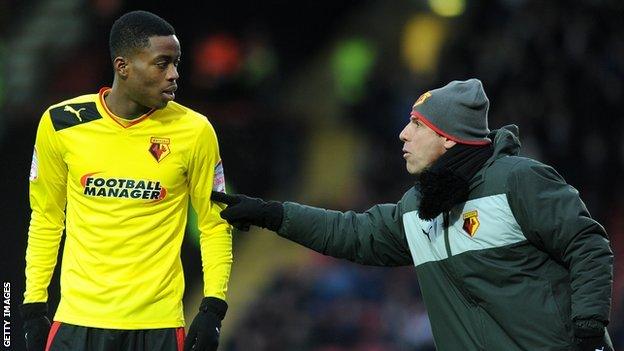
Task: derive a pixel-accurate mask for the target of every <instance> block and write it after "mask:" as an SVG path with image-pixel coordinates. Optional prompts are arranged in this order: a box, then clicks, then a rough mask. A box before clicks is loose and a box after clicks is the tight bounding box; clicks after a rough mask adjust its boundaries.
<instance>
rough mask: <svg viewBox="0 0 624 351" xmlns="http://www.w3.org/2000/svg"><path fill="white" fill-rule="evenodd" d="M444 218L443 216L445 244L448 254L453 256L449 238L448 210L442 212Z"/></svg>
mask: <svg viewBox="0 0 624 351" xmlns="http://www.w3.org/2000/svg"><path fill="white" fill-rule="evenodd" d="M442 218H443V221H442V222H443V223H442V225H443V226H444V246H446V255H447V256H448V257H449V258H451V256H452V255H453V254H452V253H451V242H450V240H449V230H448V227H449V213H448V212H444V213H443V214H442Z"/></svg>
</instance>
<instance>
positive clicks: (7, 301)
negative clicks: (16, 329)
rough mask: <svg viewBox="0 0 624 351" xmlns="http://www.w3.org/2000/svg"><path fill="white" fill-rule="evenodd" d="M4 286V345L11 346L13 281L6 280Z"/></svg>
mask: <svg viewBox="0 0 624 351" xmlns="http://www.w3.org/2000/svg"><path fill="white" fill-rule="evenodd" d="M2 288H3V289H2V326H3V330H4V335H3V336H4V337H3V338H2V345H3V346H4V347H11V283H9V282H4V283H3V284H2Z"/></svg>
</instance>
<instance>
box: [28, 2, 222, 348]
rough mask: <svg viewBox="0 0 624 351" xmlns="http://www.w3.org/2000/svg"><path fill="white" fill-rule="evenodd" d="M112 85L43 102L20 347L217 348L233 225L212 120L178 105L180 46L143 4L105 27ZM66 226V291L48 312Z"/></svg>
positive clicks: (32, 182)
mask: <svg viewBox="0 0 624 351" xmlns="http://www.w3.org/2000/svg"><path fill="white" fill-rule="evenodd" d="M110 50H111V58H112V61H113V68H114V72H115V77H114V81H113V86H112V88H102V89H101V90H100V91H99V93H97V94H90V95H84V96H80V97H77V98H74V99H71V100H67V101H64V102H61V103H59V104H56V105H53V106H51V107H50V108H49V109H48V110H46V111H45V112H44V114H43V116H42V118H41V122H40V124H39V127H38V130H37V137H36V142H35V150H34V154H33V161H32V167H31V173H30V204H31V208H32V216H31V221H30V228H29V232H28V248H27V250H26V291H25V293H24V304H23V305H22V306H21V312H22V316H23V319H24V330H25V332H26V343H27V347H28V350H31V351H39V350H44V349H45V350H182V348H183V347H184V349H188V350H190V349H193V350H216V348H217V345H218V339H219V328H220V327H221V320H222V319H223V317H224V315H225V312H226V310H227V304H226V302H225V293H226V290H227V283H228V279H229V274H230V267H231V264H232V240H231V227H230V225H228V224H227V222H225V221H224V220H222V219H221V217H220V216H219V213H220V212H221V209H222V208H221V207H219V205H217V204H216V203H213V202H211V201H210V193H211V191H212V190H213V189H214V190H221V191H222V190H223V189H224V188H225V184H224V178H223V167H222V164H221V160H220V156H219V148H218V143H217V138H216V135H215V132H214V129H213V127H212V125H211V124H210V122H208V120H207V119H206V118H205V117H204V116H202V115H201V114H199V113H197V112H195V111H193V110H191V109H189V108H187V107H184V106H182V105H180V104H177V103H175V102H173V100H174V97H175V91H176V89H177V83H176V82H177V79H178V77H179V75H178V63H179V62H180V43H179V42H178V39H177V37H176V35H175V31H174V29H173V27H172V26H171V25H170V24H169V23H167V22H166V21H165V20H163V19H162V18H160V17H158V16H156V15H154V14H152V13H149V12H145V11H134V12H130V13H127V14H125V15H123V16H122V17H120V18H119V19H118V20H117V21H116V22H115V23H114V24H113V26H112V29H111V33H110ZM189 198H190V200H191V203H192V205H193V207H194V208H195V209H196V210H197V213H198V217H199V219H198V225H199V229H200V231H201V237H200V243H201V257H202V262H203V272H204V276H203V278H204V296H205V298H204V299H203V301H202V304H201V307H200V312H199V313H198V315H197V317H196V318H195V319H194V321H193V323H192V324H191V327H190V329H189V335H188V336H187V338H186V341H185V340H184V318H183V308H182V295H183V292H184V276H183V272H182V264H181V260H180V250H181V244H182V239H183V236H184V230H185V226H186V217H187V210H188V201H189ZM63 230H65V233H66V239H65V247H64V250H63V258H62V264H61V300H60V303H59V306H58V309H57V311H56V314H55V316H54V323H53V324H52V325H51V326H50V322H49V320H48V319H47V317H46V314H47V299H48V293H47V288H48V285H49V283H50V279H51V276H52V272H53V270H54V267H55V265H56V257H57V252H58V249H59V243H60V239H61V235H62V232H63Z"/></svg>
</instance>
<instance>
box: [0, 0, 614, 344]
mask: <svg viewBox="0 0 624 351" xmlns="http://www.w3.org/2000/svg"><path fill="white" fill-rule="evenodd" d="M136 9H144V10H149V11H153V12H155V13H157V14H158V15H160V16H162V17H163V18H165V19H167V20H168V21H169V22H170V23H172V24H173V26H174V27H175V28H176V31H177V34H178V37H179V39H180V42H181V45H182V62H181V65H180V71H181V72H180V74H181V78H180V82H179V86H180V89H179V90H178V94H177V96H178V98H177V101H179V102H181V103H183V104H185V105H186V106H189V107H191V108H193V109H195V110H197V111H199V112H201V113H203V114H205V115H207V116H209V119H210V120H211V122H212V124H213V125H214V126H215V129H216V131H217V134H218V137H219V142H220V146H221V155H222V159H223V162H224V166H225V171H226V181H227V183H228V189H229V191H230V192H242V193H245V194H248V195H251V196H262V197H266V198H271V199H276V200H295V201H300V202H304V203H308V204H312V205H317V206H322V207H328V208H332V209H339V210H346V209H355V210H360V211H361V210H365V209H367V208H368V207H370V206H372V205H373V204H376V203H385V202H396V201H397V200H398V199H399V198H400V197H401V195H402V193H403V192H404V191H406V190H407V189H408V188H409V187H410V186H411V185H412V182H413V179H411V177H410V176H409V175H408V174H407V172H406V171H405V165H404V160H403V159H402V154H401V147H402V144H401V142H400V141H399V139H398V133H399V132H400V130H401V129H402V127H403V126H404V125H405V124H406V123H407V121H408V117H409V112H410V110H411V106H412V104H413V102H414V101H415V99H416V98H417V97H418V96H419V95H420V94H421V93H423V92H424V91H426V90H429V89H433V88H437V87H440V86H442V85H444V84H446V83H447V82H449V81H451V80H454V79H467V78H470V77H477V78H480V79H481V80H482V81H483V83H484V85H485V89H486V92H487V94H488V96H489V98H490V102H491V107H490V128H491V129H496V128H499V127H502V126H504V125H506V124H512V123H513V124H517V125H518V126H519V127H520V133H521V141H522V144H523V148H522V151H521V153H522V154H523V155H525V156H530V157H534V158H536V159H538V160H540V161H542V162H545V163H547V164H550V165H553V166H554V167H555V168H556V169H557V170H558V171H559V172H560V173H561V174H562V175H563V176H564V177H565V179H566V180H567V181H568V182H569V183H570V184H572V185H573V186H575V187H576V188H577V189H579V191H580V193H581V196H582V198H583V199H584V200H585V202H586V205H587V206H588V208H589V209H590V212H591V213H592V215H593V216H594V217H595V218H596V219H598V220H599V221H600V222H601V223H602V224H603V225H604V226H605V227H606V228H607V232H608V233H609V235H610V237H611V242H612V247H613V249H614V251H615V253H616V261H615V285H614V291H613V298H614V300H613V310H612V318H611V325H610V326H609V329H610V332H611V336H612V338H613V339H614V340H613V341H614V343H615V345H616V349H617V348H618V347H619V348H624V303H623V302H624V264H623V263H622V260H624V239H623V235H624V183H623V182H622V179H624V178H623V176H624V174H623V173H624V172H623V170H624V142H623V140H624V139H623V138H622V135H624V119H623V118H622V117H623V112H624V107H623V106H624V105H623V102H622V101H623V98H624V25H623V24H622V18H624V2H622V1H619V0H612V1H609V0H573V1H539V0H481V1H477V0H392V1H387V0H359V1H356V0H331V1H330V0H328V1H323V0H316V1H277V0H274V1H234V0H233V1H229V2H212V1H210V2H199V1H198V2H191V1H175V2H156V1H147V0H137V1H129V0H88V1H87V0H3V1H1V2H0V34H1V39H0V67H1V70H0V148H1V149H0V155H2V167H0V168H1V169H0V172H2V173H1V175H0V176H1V177H2V182H1V184H0V186H1V191H2V197H1V198H2V208H3V209H4V210H3V211H1V212H2V217H3V218H2V221H1V223H3V226H4V228H3V230H2V233H3V240H2V244H0V246H2V248H3V252H2V257H1V258H0V259H1V260H2V263H1V266H0V267H2V268H1V271H2V280H3V281H9V282H11V306H12V316H11V321H12V329H11V332H12V341H13V344H12V349H15V350H20V349H23V347H24V346H23V345H22V340H23V339H22V334H21V333H22V331H21V328H20V323H21V321H20V320H19V316H17V311H18V309H17V306H18V305H19V304H20V303H21V300H22V292H23V286H24V282H23V280H24V278H23V269H24V250H25V245H26V234H27V228H28V221H29V215H30V213H29V208H28V181H27V179H28V172H29V166H30V159H31V154H32V147H33V143H34V135H35V130H36V125H37V122H38V119H39V117H40V115H41V113H42V112H43V111H44V110H45V108H46V107H47V106H49V105H50V104H53V103H56V102H59V101H62V100H65V99H67V98H70V97H73V96H77V95H82V94H87V93H96V92H97V91H98V90H99V88H100V87H102V86H110V84H111V83H112V69H111V65H110V59H109V54H108V32H109V29H110V26H111V24H112V22H113V21H114V20H115V19H116V18H117V17H118V16H119V15H121V14H123V13H125V12H126V11H129V10H136ZM102 152H106V150H102ZM189 223H190V225H189V229H188V234H189V235H188V236H187V240H186V241H185V243H184V245H183V252H184V254H183V255H184V256H183V260H184V263H185V270H186V276H187V294H186V297H185V303H186V312H187V315H188V318H191V317H192V316H193V315H194V313H195V310H196V306H197V304H198V302H199V300H200V299H201V279H200V277H201V274H200V269H201V265H200V260H199V252H198V248H197V241H196V235H197V233H196V230H195V229H194V228H193V223H194V218H193V217H191V218H190V222H189ZM234 245H235V246H234V253H235V264H234V267H233V272H232V280H231V285H230V293H229V304H230V311H229V313H228V316H227V318H226V320H225V324H224V328H223V340H222V346H221V349H222V350H229V351H242V350H258V351H262V350H267V351H268V350H311V351H312V350H313V351H347V350H354V351H381V350H390V351H393V350H418V351H427V350H434V349H435V348H434V345H433V341H432V337H431V331H430V327H429V322H428V320H427V315H426V310H425V308H424V306H423V304H422V300H421V298H420V291H419V288H418V280H417V278H416V276H415V274H414V270H413V268H410V267H404V268H393V269H390V268H375V267H362V266H357V265H354V264H350V263H348V262H345V261H339V260H335V259H332V258H327V257H323V256H321V255H318V254H315V253H312V252H311V251H308V250H305V249H303V248H301V247H298V246H297V245H295V244H291V243H288V242H286V241H285V240H283V239H280V238H278V237H276V236H275V235H273V234H269V233H268V232H265V231H262V230H256V229H254V230H252V231H251V232H249V233H235V238H234ZM58 297H59V293H58V272H57V274H56V275H55V278H54V279H53V283H52V286H51V288H50V302H51V306H52V310H54V308H55V305H56V303H57V302H58ZM519 298H521V297H519Z"/></svg>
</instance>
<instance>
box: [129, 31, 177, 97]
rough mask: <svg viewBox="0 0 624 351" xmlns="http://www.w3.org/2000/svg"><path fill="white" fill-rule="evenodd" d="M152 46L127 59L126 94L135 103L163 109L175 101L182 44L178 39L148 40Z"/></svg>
mask: <svg viewBox="0 0 624 351" xmlns="http://www.w3.org/2000/svg"><path fill="white" fill-rule="evenodd" d="M149 43H150V45H149V46H148V47H146V48H141V49H139V50H137V51H135V52H134V53H133V54H132V55H131V56H130V57H128V75H127V79H125V80H124V82H125V86H126V91H127V93H128V95H129V97H130V99H132V100H133V101H134V102H135V103H137V104H139V105H142V106H145V107H147V108H150V109H152V108H155V109H162V108H164V107H165V106H167V103H168V102H169V101H172V100H173V99H174V98H175V91H176V89H177V88H178V86H177V84H176V80H177V79H178V78H179V77H180V76H179V75H178V63H179V62H180V42H179V41H178V38H176V36H175V35H169V36H155V37H150V38H149Z"/></svg>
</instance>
